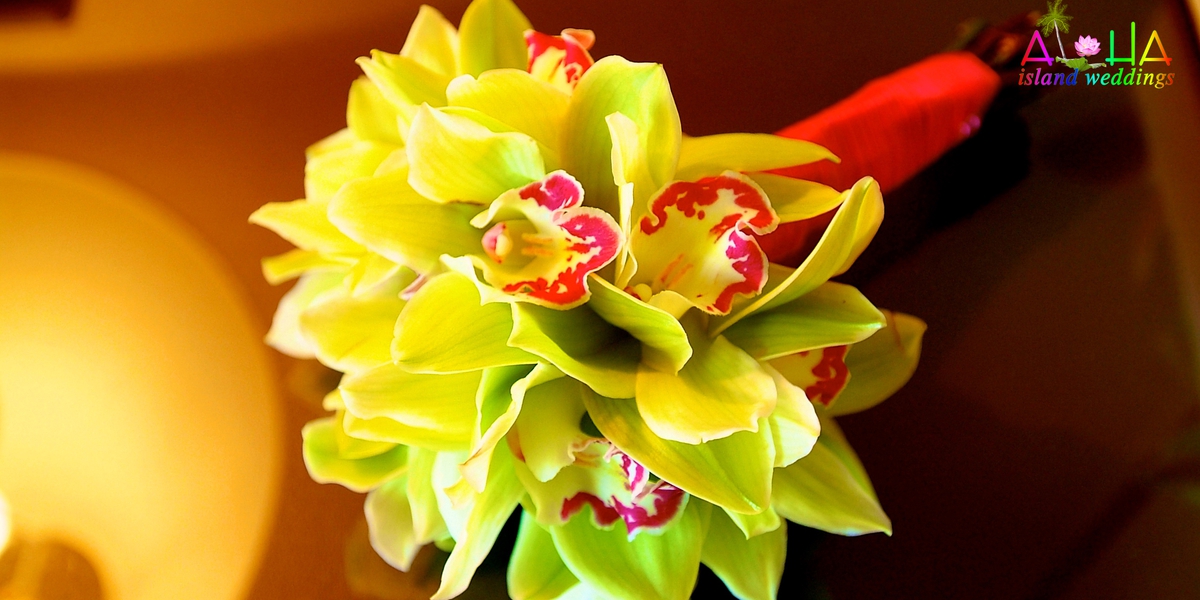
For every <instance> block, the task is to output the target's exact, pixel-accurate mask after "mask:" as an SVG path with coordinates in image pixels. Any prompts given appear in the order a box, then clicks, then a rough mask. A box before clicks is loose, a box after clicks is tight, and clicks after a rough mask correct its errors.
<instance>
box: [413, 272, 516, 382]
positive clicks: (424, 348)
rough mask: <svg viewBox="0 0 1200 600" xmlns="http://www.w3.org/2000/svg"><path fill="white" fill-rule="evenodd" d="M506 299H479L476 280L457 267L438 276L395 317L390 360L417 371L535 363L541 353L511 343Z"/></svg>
mask: <svg viewBox="0 0 1200 600" xmlns="http://www.w3.org/2000/svg"><path fill="white" fill-rule="evenodd" d="M514 331H515V329H514V325H513V317H512V311H511V309H510V308H509V306H508V305H507V304H502V303H488V304H480V297H479V291H478V290H477V289H476V287H475V284H474V283H472V282H471V280H470V279H468V278H467V277H465V276H464V275H462V274H460V273H456V272H448V273H443V274H442V275H439V276H437V277H434V278H433V279H431V280H430V281H428V282H426V283H425V285H423V286H421V289H420V290H418V291H417V293H416V294H414V295H413V297H412V298H410V299H409V302H408V305H407V306H405V307H404V310H403V311H402V312H401V313H400V318H399V320H397V321H396V332H395V334H396V337H395V340H394V342H393V345H392V359H393V360H394V361H395V363H396V364H397V365H399V366H400V367H402V368H404V369H406V370H408V371H411V372H414V373H457V372H464V371H473V370H476V369H483V368H487V367H500V366H507V365H520V364H533V363H535V362H537V357H536V356H534V355H533V354H530V353H529V352H527V351H525V350H522V349H520V348H516V347H512V346H510V345H509V343H508V341H509V336H510V335H511V334H512V332H514Z"/></svg>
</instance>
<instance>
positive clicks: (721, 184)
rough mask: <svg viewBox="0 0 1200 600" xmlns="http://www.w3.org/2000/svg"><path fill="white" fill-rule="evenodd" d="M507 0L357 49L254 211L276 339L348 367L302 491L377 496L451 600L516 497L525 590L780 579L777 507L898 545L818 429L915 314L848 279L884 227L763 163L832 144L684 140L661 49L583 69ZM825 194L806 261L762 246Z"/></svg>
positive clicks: (879, 208)
mask: <svg viewBox="0 0 1200 600" xmlns="http://www.w3.org/2000/svg"><path fill="white" fill-rule="evenodd" d="M594 41H595V40H594V36H593V35H592V34H591V32H588V31H583V30H573V29H569V30H566V31H564V32H562V34H561V35H558V36H553V35H546V34H542V33H538V32H536V31H533V30H532V29H531V28H530V25H529V22H528V21H527V20H526V18H525V17H524V16H523V15H522V14H521V13H520V11H518V10H517V8H516V7H515V6H513V4H512V3H511V2H510V1H509V0H476V1H475V2H473V3H472V4H471V6H470V7H469V8H468V9H467V11H466V13H465V14H464V16H463V21H462V24H461V26H460V27H459V28H458V29H456V28H455V27H454V26H453V25H451V24H450V23H448V22H447V21H446V20H445V19H444V18H443V17H442V16H441V15H440V14H439V13H438V12H437V11H436V10H434V9H432V8H429V7H423V8H422V9H421V11H420V13H419V14H418V16H417V19H416V22H415V23H414V24H413V28H412V30H411V31H410V33H409V36H408V39H407V41H406V43H405V45H404V48H403V49H402V50H401V52H400V53H399V54H388V53H384V52H378V51H376V52H373V53H372V55H371V57H369V58H363V59H360V60H359V65H360V66H361V67H362V69H363V71H364V73H365V76H364V77H362V78H360V79H358V80H357V81H355V82H354V84H353V85H352V86H351V90H350V97H349V102H348V109H347V128H346V129H344V130H342V131H341V132H338V133H336V134H334V135H332V136H330V137H329V138H327V139H325V140H323V141H322V142H319V143H318V144H316V145H314V146H313V147H311V148H309V151H308V163H307V167H306V171H305V190H306V198H305V199H303V200H298V201H295V202H290V203H278V204H268V205H266V206H264V207H263V208H261V209H260V210H259V211H257V212H255V213H254V215H252V217H251V221H252V222H255V223H258V224H260V225H263V226H266V227H269V228H271V229H272V230H274V231H275V232H277V233H278V234H279V235H281V236H282V237H284V238H285V239H287V240H288V241H290V242H292V243H293V244H294V245H296V247H297V248H296V250H293V251H291V252H288V253H286V254H283V255H281V256H278V257H274V258H270V259H267V260H265V261H264V265H263V266H264V273H265V275H266V277H267V278H268V280H270V281H272V282H273V283H278V282H282V281H287V280H290V279H296V278H298V281H297V283H296V285H295V286H294V287H293V288H292V290H291V291H289V292H288V293H287V294H286V295H285V296H284V298H283V300H282V301H281V303H280V306H279V309H278V311H277V313H276V316H275V320H274V322H273V324H272V328H271V331H270V333H269V334H268V342H269V343H271V344H272V345H273V346H275V347H276V348H278V349H279V350H281V351H283V352H285V353H288V354H290V355H292V356H296V357H298V358H315V359H317V360H319V361H321V362H322V363H323V364H325V365H327V366H329V367H331V368H333V369H336V370H338V371H340V372H342V373H343V374H344V376H343V377H342V380H341V382H340V384H339V386H338V389H337V390H335V391H334V392H333V393H331V394H330V395H329V396H328V397H327V398H326V408H327V409H328V410H329V411H331V412H332V413H333V416H331V417H327V418H324V419H319V420H317V421H314V422H312V423H310V424H309V425H308V426H307V427H306V428H305V430H304V457H305V462H306V464H307V465H308V468H309V471H310V474H311V475H312V477H313V479H314V480H316V481H318V482H330V483H338V484H341V485H343V486H345V487H347V488H349V489H351V490H354V491H358V492H366V493H367V494H368V496H367V501H366V512H367V520H368V525H369V527H370V531H371V540H372V544H373V546H374V547H375V549H376V550H377V551H378V552H379V554H380V555H381V556H383V557H384V558H385V560H387V561H388V562H389V563H390V564H392V565H393V566H395V567H397V568H400V569H407V568H408V567H409V566H410V565H411V563H412V560H413V557H414V556H415V554H416V552H417V550H418V549H419V548H420V547H421V546H422V545H424V544H428V543H435V544H437V545H438V546H439V547H441V548H443V549H446V550H448V551H449V552H450V556H449V558H448V560H447V562H446V566H445V569H444V571H443V577H442V585H441V588H440V589H439V590H438V592H437V594H436V595H435V596H434V598H439V599H440V598H452V597H454V596H457V595H458V594H460V593H462V592H463V591H464V590H465V589H467V586H468V585H469V583H470V580H471V577H472V576H473V574H474V572H475V570H476V569H477V568H478V566H479V565H480V563H481V562H482V560H483V558H484V557H485V556H486V555H487V554H488V552H489V551H490V550H491V548H492V546H493V544H494V543H495V540H496V537H497V535H498V533H499V531H500V528H501V527H502V526H503V524H504V522H505V521H506V520H507V518H508V517H509V515H510V514H511V513H512V512H513V511H514V510H515V509H516V508H517V507H518V506H521V507H522V510H523V511H524V516H523V517H522V524H521V532H520V535H519V539H518V542H517V546H516V548H515V550H514V554H513V558H512V562H511V563H510V569H509V587H510V593H511V595H512V596H513V597H514V598H518V599H526V598H528V599H533V598H577V597H578V598H686V597H688V596H689V595H690V593H691V589H692V586H693V585H694V582H695V579H696V573H697V570H698V568H699V565H700V564H701V563H703V564H706V565H708V566H709V567H710V568H711V569H712V570H713V571H714V572H716V573H717V574H718V575H719V576H720V577H721V578H722V579H723V580H724V581H725V582H726V584H727V585H728V586H729V587H730V589H731V590H732V591H733V593H734V594H735V595H737V596H738V597H740V598H774V597H775V593H776V589H777V588H778V584H779V578H780V576H781V574H782V569H783V562H784V551H785V548H786V531H787V528H786V526H785V522H786V521H788V520H790V521H793V522H795V523H799V524H802V525H806V526H810V527H816V528H819V529H824V530H826V531H831V532H835V533H840V534H845V535H858V534H862V533H869V532H877V531H881V532H885V533H890V531H891V524H890V521H889V520H888V518H887V516H886V515H885V514H884V513H883V511H882V509H881V508H880V506H879V503H878V501H877V499H876V497H875V493H874V490H873V489H872V487H871V484H870V481H869V480H868V479H867V476H866V474H865V471H864V470H863V468H862V465H861V464H860V463H859V461H858V459H857V457H856V456H855V455H854V452H853V450H852V449H851V448H850V446H849V445H848V444H847V443H846V441H845V438H844V437H843V436H842V435H841V433H840V430H838V428H837V425H836V423H835V422H834V420H833V418H834V417H836V416H838V415H840V414H847V413H850V412H856V411H858V410H864V409H866V408H869V407H870V406H873V405H874V404H877V403H878V402H881V401H882V400H883V399H885V398H886V397H887V396H889V395H890V394H891V393H893V392H894V391H895V390H896V389H898V388H899V387H900V386H901V385H903V384H904V382H906V381H907V379H908V377H909V376H911V374H912V372H913V369H915V366H916V362H917V359H918V355H919V348H920V340H921V335H922V333H923V331H924V324H923V323H921V322H920V321H919V320H918V319H915V318H913V317H909V316H907V315H901V314H898V313H890V312H885V311H880V310H879V309H877V308H876V307H875V306H873V305H872V304H871V303H870V302H869V301H868V300H867V299H866V298H865V297H863V295H862V294H861V293H859V292H858V290H856V289H854V288H853V287H850V286H847V285H843V284H839V283H835V282H832V281H830V279H831V278H832V277H835V276H836V275H838V274H840V273H842V272H844V271H846V270H847V269H848V268H850V266H851V265H852V264H853V263H854V261H855V259H856V258H857V257H858V255H859V254H860V253H861V252H862V251H863V249H864V248H865V247H866V245H867V244H868V243H869V242H870V240H871V238H872V237H873V236H874V234H875V231H876V230H877V229H878V227H879V224H880V222H881V220H882V217H883V204H882V198H881V196H880V192H879V186H878V185H877V184H876V183H875V182H874V181H873V180H872V179H870V178H866V179H863V180H862V181H859V182H858V183H856V184H855V185H854V186H853V187H851V188H850V189H849V190H845V191H841V192H839V191H837V190H834V189H831V188H829V187H827V186H823V185H820V184H816V183H812V182H806V181H800V180H795V179H790V178H785V177H781V176H778V175H774V174H772V173H771V171H773V170H776V169H781V168H786V167H792V166H795V165H800V164H805V163H810V162H814V161H818V160H836V157H834V156H833V155H832V154H830V153H829V152H828V151H826V150H825V149H823V148H821V147H819V146H816V145H814V144H811V143H807V142H802V141H796V140H789V139H783V138H779V137H775V136H770V135H755V134H724V135H714V136H706V137H696V138H692V137H686V136H684V135H683V134H682V132H681V129H680V123H679V115H678V112H677V110H676V107H675V102H674V99H673V97H672V95H671V91H670V86H669V83H668V81H667V77H666V74H665V72H664V71H663V69H662V67H661V65H657V64H645V63H632V62H629V61H626V60H625V59H623V58H621V57H617V56H610V57H605V58H602V59H600V60H598V61H594V60H593V59H592V57H591V55H590V54H589V50H590V48H591V47H592V45H593V43H594ZM831 210H834V211H836V212H835V216H834V217H833V220H832V222H831V223H830V225H829V226H828V228H827V230H826V231H825V233H824V235H823V237H822V238H821V240H820V242H819V243H818V244H817V246H816V248H815V249H814V250H813V251H812V253H811V254H810V255H809V256H808V258H807V259H806V260H805V261H804V262H803V263H802V264H801V265H800V266H799V267H797V268H795V269H791V268H787V267H782V266H779V265H774V264H771V263H769V261H768V260H767V257H766V255H765V253H764V252H763V251H762V249H761V248H760V247H759V244H758V242H757V239H756V236H759V235H767V234H769V233H770V232H771V231H773V230H774V229H775V228H776V227H777V226H779V225H780V224H782V223H787V222H791V221H798V220H803V219H809V218H813V217H815V216H817V215H821V214H824V213H827V212H829V211H831Z"/></svg>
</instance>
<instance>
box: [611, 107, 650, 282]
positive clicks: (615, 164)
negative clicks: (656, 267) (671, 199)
mask: <svg viewBox="0 0 1200 600" xmlns="http://www.w3.org/2000/svg"><path fill="white" fill-rule="evenodd" d="M604 122H605V123H607V124H608V133H609V136H611V138H612V171H613V181H614V183H616V184H617V210H618V218H619V222H620V225H621V232H622V233H623V234H625V243H624V244H622V245H621V252H620V253H619V254H618V255H617V262H616V269H615V273H614V276H613V278H612V281H613V282H614V283H616V285H617V287H618V288H622V289H623V288H624V287H625V286H626V285H628V284H629V280H630V279H632V278H633V276H634V275H635V274H636V273H637V269H638V265H637V258H636V257H634V256H633V252H632V251H631V250H632V249H631V247H630V243H629V240H630V239H632V236H633V221H634V219H635V218H636V217H640V216H641V214H642V213H644V212H645V211H646V206H647V205H648V204H649V201H650V195H651V194H653V193H654V192H655V191H656V190H657V189H658V184H657V183H655V181H654V178H653V177H652V176H651V174H650V171H649V166H648V165H647V163H646V156H645V154H646V153H645V152H644V150H645V149H644V148H642V146H641V135H640V134H639V131H638V125H637V123H634V122H633V120H632V119H630V118H629V117H627V116H625V115H624V114H622V113H619V112H616V113H613V114H611V115H608V116H607V117H605V118H604ZM635 207H637V208H636V211H637V213H638V214H637V215H634V211H635Z"/></svg>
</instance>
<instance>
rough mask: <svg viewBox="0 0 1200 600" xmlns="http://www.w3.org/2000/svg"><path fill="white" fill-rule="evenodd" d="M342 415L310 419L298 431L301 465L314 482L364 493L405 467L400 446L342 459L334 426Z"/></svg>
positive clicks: (339, 423)
mask: <svg viewBox="0 0 1200 600" xmlns="http://www.w3.org/2000/svg"><path fill="white" fill-rule="evenodd" d="M340 427H341V416H340V415H338V416H333V417H326V418H324V419H317V420H315V421H311V422H309V423H308V424H307V425H305V426H304V429H303V430H301V436H302V437H303V438H304V445H303V454H304V464H305V466H306V467H308V474H309V476H310V477H312V479H313V481H316V482H317V483H337V484H340V485H343V486H345V487H347V488H349V489H351V490H354V491H356V492H366V491H368V490H370V489H372V488H374V487H375V486H378V485H379V484H381V483H383V482H384V481H387V480H388V479H391V478H392V477H394V476H396V475H398V474H400V473H401V472H402V471H404V469H405V468H406V467H407V465H408V463H407V458H408V457H407V455H406V454H405V448H404V447H403V446H394V447H393V448H392V449H391V450H388V451H387V452H384V453H381V454H377V455H375V456H370V457H367V458H345V457H343V456H342V455H341V454H340V453H339V447H338V441H337V436H338V432H337V429H338V428H340Z"/></svg>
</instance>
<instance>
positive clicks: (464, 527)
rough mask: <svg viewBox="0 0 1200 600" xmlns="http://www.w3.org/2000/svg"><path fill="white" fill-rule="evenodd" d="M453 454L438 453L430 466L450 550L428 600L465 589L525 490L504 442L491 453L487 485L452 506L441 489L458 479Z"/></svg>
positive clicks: (438, 598)
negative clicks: (439, 582)
mask: <svg viewBox="0 0 1200 600" xmlns="http://www.w3.org/2000/svg"><path fill="white" fill-rule="evenodd" d="M454 460H456V457H454V456H451V455H447V456H446V460H444V461H443V457H442V456H441V455H439V457H438V462H437V464H436V465H435V466H434V488H435V491H438V492H439V493H438V505H439V507H440V508H441V511H442V514H443V515H446V520H447V524H448V526H449V530H450V533H451V535H453V536H454V541H455V545H454V550H453V551H452V552H450V558H449V559H448V560H447V561H446V566H445V568H444V569H443V570H442V585H441V587H440V588H438V591H437V593H436V594H434V595H433V598H431V599H430V600H448V599H449V598H453V597H455V596H457V595H459V594H461V593H463V591H465V590H466V589H467V586H468V585H470V583H471V578H472V577H473V576H474V575H475V570H476V569H478V568H479V565H480V563H482V562H483V559H484V557H486V556H487V554H488V552H489V551H491V549H492V545H493V544H495V543H496V536H498V535H499V534H500V529H501V528H502V527H503V526H504V523H505V521H507V520H508V516H509V515H510V514H512V511H513V510H514V509H515V508H516V507H517V501H518V500H520V498H521V496H523V495H524V494H525V490H524V489H523V488H522V487H521V482H520V481H519V480H518V479H517V477H516V474H515V473H514V472H513V466H512V463H513V457H512V454H511V453H510V452H509V451H508V448H507V447H506V446H500V447H498V448H497V449H496V452H494V453H492V459H491V465H490V467H489V468H488V477H487V485H485V486H484V488H483V491H482V492H480V493H478V494H472V495H471V496H470V497H469V499H468V500H467V502H466V503H465V504H462V505H460V506H454V505H453V504H452V503H451V502H450V499H449V497H447V496H445V495H444V493H442V492H440V490H445V489H447V488H450V487H454V485H455V484H456V483H457V482H458V473H457V469H454V470H453V471H452V470H451V469H452V468H453V466H454V462H453V461H454Z"/></svg>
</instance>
